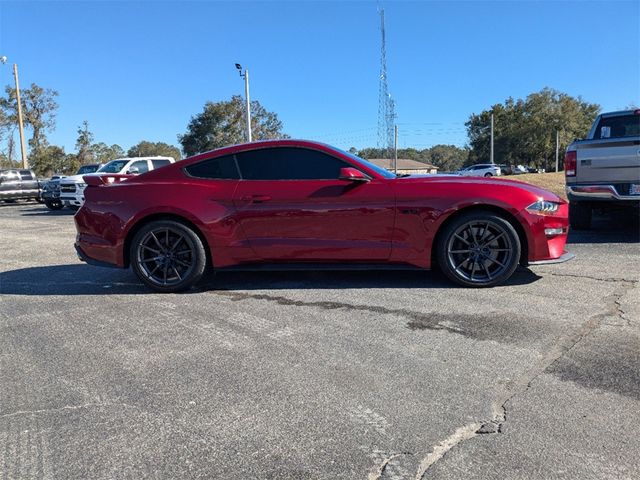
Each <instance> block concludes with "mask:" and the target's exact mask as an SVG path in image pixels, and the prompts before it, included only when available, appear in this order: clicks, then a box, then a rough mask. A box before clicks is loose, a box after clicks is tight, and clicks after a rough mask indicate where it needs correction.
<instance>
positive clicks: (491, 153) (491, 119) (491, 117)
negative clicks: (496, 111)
mask: <svg viewBox="0 0 640 480" xmlns="http://www.w3.org/2000/svg"><path fill="white" fill-rule="evenodd" d="M491 163H494V161H493V113H492V114H491Z"/></svg>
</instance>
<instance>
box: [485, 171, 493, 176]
mask: <svg viewBox="0 0 640 480" xmlns="http://www.w3.org/2000/svg"><path fill="white" fill-rule="evenodd" d="M484 176H485V177H493V174H492V173H489V172H487V173H485V174H484Z"/></svg>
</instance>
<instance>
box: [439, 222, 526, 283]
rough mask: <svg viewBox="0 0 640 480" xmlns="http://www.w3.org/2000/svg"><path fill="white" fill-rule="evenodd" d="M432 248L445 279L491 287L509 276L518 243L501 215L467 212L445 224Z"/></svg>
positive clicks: (515, 233) (515, 265)
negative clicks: (435, 249) (434, 250)
mask: <svg viewBox="0 0 640 480" xmlns="http://www.w3.org/2000/svg"><path fill="white" fill-rule="evenodd" d="M436 248H437V259H438V264H439V266H440V268H441V269H442V271H443V273H444V274H445V275H446V276H447V277H448V278H449V279H451V280H453V281H454V282H456V283H458V284H460V285H464V286H467V287H493V286H495V285H499V284H501V283H503V282H505V281H506V280H507V279H509V277H511V275H512V274H513V272H514V271H515V269H516V268H517V266H518V262H519V261H520V250H521V245H520V239H519V238H518V234H517V232H516V231H515V229H514V228H513V225H511V223H509V222H508V221H507V220H506V219H504V218H503V217H501V216H499V215H496V214H495V213H492V212H469V213H467V214H463V215H461V216H459V217H458V218H456V219H454V220H453V221H452V222H451V223H449V224H448V225H446V226H445V229H444V230H443V231H442V234H441V235H439V237H438V244H437V246H436Z"/></svg>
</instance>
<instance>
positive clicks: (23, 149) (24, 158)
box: [0, 56, 29, 169]
mask: <svg viewBox="0 0 640 480" xmlns="http://www.w3.org/2000/svg"><path fill="white" fill-rule="evenodd" d="M0 61H1V62H2V63H3V64H5V63H7V57H4V56H2V57H0ZM13 77H14V79H15V81H16V102H17V103H18V131H19V132H20V152H21V153H22V168H25V169H26V168H29V162H28V160H27V148H26V147H25V144H24V126H23V122H22V102H21V101H20V81H19V80H18V64H17V63H14V64H13ZM9 160H11V159H9Z"/></svg>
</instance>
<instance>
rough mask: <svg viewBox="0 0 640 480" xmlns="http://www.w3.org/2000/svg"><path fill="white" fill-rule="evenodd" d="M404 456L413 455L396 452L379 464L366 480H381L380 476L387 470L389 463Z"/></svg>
mask: <svg viewBox="0 0 640 480" xmlns="http://www.w3.org/2000/svg"><path fill="white" fill-rule="evenodd" d="M404 455H414V454H413V453H411V452H397V453H393V454H391V455H389V456H388V457H387V458H385V459H384V460H383V461H382V463H380V465H379V466H378V468H376V469H375V470H374V471H373V472H371V473H369V476H368V477H367V480H380V479H381V478H382V475H383V474H384V471H385V469H386V468H387V465H389V463H391V462H392V461H393V460H394V459H396V458H398V457H402V456H404Z"/></svg>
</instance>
